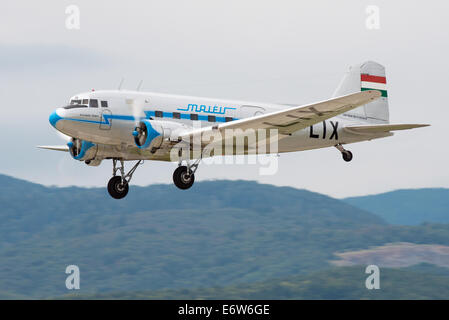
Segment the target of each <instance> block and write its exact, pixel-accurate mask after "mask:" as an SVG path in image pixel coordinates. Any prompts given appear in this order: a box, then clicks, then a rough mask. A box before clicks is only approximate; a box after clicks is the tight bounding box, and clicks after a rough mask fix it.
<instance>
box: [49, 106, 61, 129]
mask: <svg viewBox="0 0 449 320" xmlns="http://www.w3.org/2000/svg"><path fill="white" fill-rule="evenodd" d="M61 110H62V108H58V109H56V110H55V111H53V112H52V114H51V115H50V117H49V118H48V121H50V124H51V125H52V126H53V127H55V128H56V123H57V122H58V121H59V120H61V119H62V116H61V112H62V111H61Z"/></svg>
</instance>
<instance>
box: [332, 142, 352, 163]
mask: <svg viewBox="0 0 449 320" xmlns="http://www.w3.org/2000/svg"><path fill="white" fill-rule="evenodd" d="M335 148H337V149H338V150H339V151H340V152H341V155H342V157H343V160H344V161H346V162H349V161H351V160H352V152H351V151H349V150H346V149H345V148H343V146H342V145H341V144H337V145H336V146H335Z"/></svg>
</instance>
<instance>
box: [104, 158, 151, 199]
mask: <svg viewBox="0 0 449 320" xmlns="http://www.w3.org/2000/svg"><path fill="white" fill-rule="evenodd" d="M117 160H118V159H112V178H111V179H110V180H109V182H108V192H109V194H110V195H111V197H113V198H114V199H122V198H124V197H125V196H126V195H127V194H128V190H129V182H130V181H131V178H132V176H133V174H134V172H135V171H136V169H137V167H138V166H139V165H140V164H142V163H143V161H142V160H139V161H138V162H137V163H136V164H135V165H134V166H133V167H132V168H131V170H129V172H128V173H127V174H125V163H124V161H123V159H119V161H120V167H119V168H117ZM117 171H120V176H117V175H116V174H117Z"/></svg>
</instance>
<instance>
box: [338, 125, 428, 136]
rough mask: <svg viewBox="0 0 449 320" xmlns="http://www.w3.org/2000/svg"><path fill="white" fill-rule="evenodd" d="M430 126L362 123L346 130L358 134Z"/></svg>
mask: <svg viewBox="0 0 449 320" xmlns="http://www.w3.org/2000/svg"><path fill="white" fill-rule="evenodd" d="M427 126H430V125H429V124H377V125H361V126H347V127H345V130H346V131H348V132H350V133H356V134H376V133H384V132H389V131H396V130H408V129H414V128H421V127H427Z"/></svg>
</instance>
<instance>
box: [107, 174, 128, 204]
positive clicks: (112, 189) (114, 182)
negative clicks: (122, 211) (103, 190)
mask: <svg viewBox="0 0 449 320" xmlns="http://www.w3.org/2000/svg"><path fill="white" fill-rule="evenodd" d="M128 190H129V185H128V182H126V181H125V182H123V181H122V177H119V176H115V177H112V178H111V180H109V183H108V192H109V194H110V195H111V197H113V198H114V199H122V198H124V197H125V196H126V195H127V194H128Z"/></svg>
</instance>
